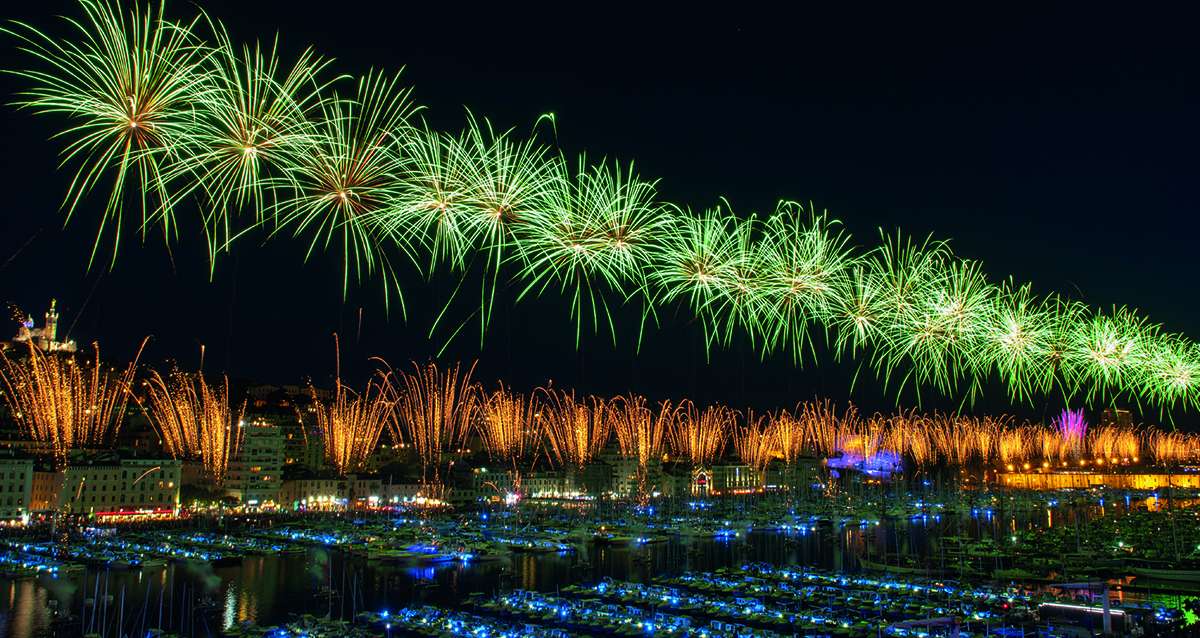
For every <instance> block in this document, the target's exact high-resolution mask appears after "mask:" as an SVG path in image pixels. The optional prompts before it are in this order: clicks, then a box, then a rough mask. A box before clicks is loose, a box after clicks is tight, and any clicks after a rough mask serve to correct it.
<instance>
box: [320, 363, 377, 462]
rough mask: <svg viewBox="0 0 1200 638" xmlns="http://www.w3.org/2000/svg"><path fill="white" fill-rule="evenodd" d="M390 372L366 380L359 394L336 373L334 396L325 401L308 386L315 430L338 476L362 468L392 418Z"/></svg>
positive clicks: (326, 457)
mask: <svg viewBox="0 0 1200 638" xmlns="http://www.w3.org/2000/svg"><path fill="white" fill-rule="evenodd" d="M388 381H389V375H387V374H381V375H380V377H379V378H378V379H372V380H371V381H368V382H367V389H366V390H365V391H364V392H363V393H362V394H358V393H356V392H354V391H353V390H351V389H349V388H347V387H346V386H345V384H343V383H342V380H341V378H340V377H339V378H338V379H337V380H336V383H335V384H334V390H333V396H332V397H331V398H330V400H329V403H324V402H322V401H321V400H320V398H319V397H318V396H317V391H316V389H315V388H311V387H310V388H309V393H310V394H311V397H312V407H313V409H314V411H315V413H316V421H317V431H319V432H320V433H321V441H322V443H323V446H324V448H325V460H326V461H327V462H328V463H329V464H330V465H332V466H333V468H334V470H336V471H337V473H338V474H339V475H341V476H346V475H347V474H351V473H353V472H357V471H360V470H362V469H363V468H364V467H365V466H366V464H367V457H369V456H370V455H371V452H373V451H375V446H376V445H377V444H378V443H379V436H380V434H382V433H383V429H384V427H385V426H386V425H387V424H388V423H389V422H390V421H391V418H392V408H393V406H394V403H393V401H392V400H391V392H390V389H389V388H390V386H389V384H388Z"/></svg>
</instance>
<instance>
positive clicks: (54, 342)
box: [12, 299, 78, 353]
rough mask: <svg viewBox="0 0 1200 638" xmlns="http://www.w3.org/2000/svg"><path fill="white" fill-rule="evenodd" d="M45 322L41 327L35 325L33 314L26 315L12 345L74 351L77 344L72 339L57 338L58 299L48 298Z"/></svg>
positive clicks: (53, 350)
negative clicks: (61, 339) (48, 307)
mask: <svg viewBox="0 0 1200 638" xmlns="http://www.w3.org/2000/svg"><path fill="white" fill-rule="evenodd" d="M44 319H45V322H44V323H43V324H42V327H41V328H38V327H36V325H35V324H34V321H33V315H26V316H25V319H23V320H22V321H21V323H20V325H19V326H17V334H16V335H15V336H13V338H12V343H13V345H32V346H34V347H36V348H38V349H39V350H41V351H42V352H68V353H70V352H75V351H76V350H77V349H78V346H77V345H76V344H75V341H74V340H73V339H68V340H66V341H59V339H58V301H57V300H55V299H51V300H50V309H49V310H47V311H46V314H45V317H44Z"/></svg>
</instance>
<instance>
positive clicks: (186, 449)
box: [142, 371, 245, 486]
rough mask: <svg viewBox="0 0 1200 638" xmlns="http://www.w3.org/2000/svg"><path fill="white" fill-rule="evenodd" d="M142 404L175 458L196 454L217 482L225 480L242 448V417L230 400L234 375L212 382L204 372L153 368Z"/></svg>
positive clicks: (217, 483)
mask: <svg viewBox="0 0 1200 638" xmlns="http://www.w3.org/2000/svg"><path fill="white" fill-rule="evenodd" d="M142 409H143V410H144V411H145V413H146V416H147V418H149V419H150V422H151V423H152V424H154V427H155V428H156V429H157V430H158V432H159V435H160V436H161V437H162V445H163V447H164V448H166V450H167V453H169V454H170V455H171V456H172V457H174V458H183V459H195V460H198V461H200V465H201V466H202V467H203V468H204V471H205V472H206V473H207V474H208V477H209V478H210V479H211V480H212V481H213V483H214V484H216V485H218V486H219V485H221V484H222V483H224V480H225V471H226V470H227V469H228V468H229V461H230V459H232V458H234V457H235V456H236V455H237V452H238V450H239V449H240V448H241V442H242V428H241V427H240V422H241V418H242V413H243V412H244V410H245V404H244V403H243V405H242V407H241V408H239V409H238V410H237V411H236V412H235V411H234V410H233V409H232V407H231V405H230V402H229V379H228V378H224V379H223V384H222V385H220V386H210V385H209V384H208V382H207V381H205V379H204V376H203V375H201V374H186V373H183V372H180V371H175V372H173V373H172V374H170V375H169V376H168V377H163V376H162V375H161V374H159V373H158V372H157V371H154V372H151V374H150V378H149V380H147V381H146V398H145V399H144V400H143V402H142Z"/></svg>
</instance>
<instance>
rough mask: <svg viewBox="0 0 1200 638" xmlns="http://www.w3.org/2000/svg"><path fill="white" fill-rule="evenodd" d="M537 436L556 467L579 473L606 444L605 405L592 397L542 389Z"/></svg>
mask: <svg viewBox="0 0 1200 638" xmlns="http://www.w3.org/2000/svg"><path fill="white" fill-rule="evenodd" d="M540 394H541V395H542V397H543V399H542V401H541V406H542V407H541V413H542V418H541V419H539V420H540V422H541V433H542V437H543V438H544V440H545V444H546V453H547V455H548V456H549V457H550V459H551V461H553V462H554V463H555V464H557V465H558V466H560V467H565V468H569V469H572V470H582V469H583V468H584V466H586V465H587V464H588V463H591V462H592V459H594V458H596V455H597V454H599V453H600V451H601V450H603V449H604V445H605V444H606V443H608V436H609V433H610V427H611V425H612V424H611V423H610V422H609V420H608V418H607V414H608V407H609V406H608V404H607V403H606V402H604V401H602V400H600V399H597V398H595V397H590V398H588V399H586V400H578V399H576V398H575V393H574V392H565V391H561V390H552V389H546V388H542V389H541V390H540Z"/></svg>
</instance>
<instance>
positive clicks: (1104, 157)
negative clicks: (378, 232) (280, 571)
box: [0, 0, 1200, 414]
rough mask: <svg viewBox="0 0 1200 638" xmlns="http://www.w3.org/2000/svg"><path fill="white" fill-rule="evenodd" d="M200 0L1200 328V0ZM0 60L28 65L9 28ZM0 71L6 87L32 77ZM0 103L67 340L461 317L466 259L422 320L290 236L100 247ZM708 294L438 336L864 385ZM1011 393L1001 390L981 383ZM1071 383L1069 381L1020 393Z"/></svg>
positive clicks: (45, 6)
mask: <svg viewBox="0 0 1200 638" xmlns="http://www.w3.org/2000/svg"><path fill="white" fill-rule="evenodd" d="M505 4H506V5H507V4H510V3H505ZM649 4H650V3H645V5H649ZM202 6H203V7H204V8H206V9H207V10H208V11H209V12H210V13H211V14H213V15H214V16H216V17H218V18H220V19H222V20H224V21H225V22H226V23H227V24H228V25H229V27H230V29H231V30H232V32H233V33H234V35H235V37H237V38H241V39H249V38H253V37H270V36H272V35H273V34H274V33H275V32H276V31H278V32H279V33H280V34H281V38H282V41H283V43H284V47H285V49H286V50H289V51H293V52H294V51H297V50H298V49H300V48H301V47H302V46H305V45H308V44H312V45H314V46H315V47H316V49H317V50H319V51H320V52H322V53H324V54H327V55H329V56H332V57H334V58H336V59H337V61H336V62H335V65H334V68H335V69H336V70H338V71H343V72H360V71H364V70H366V69H367V68H368V67H382V68H389V69H394V68H398V67H400V66H402V65H403V66H406V67H407V71H406V72H405V74H406V77H407V79H408V81H409V82H410V83H411V85H412V86H413V87H414V89H415V92H414V95H415V97H416V99H417V100H418V101H419V102H420V103H422V104H424V105H426V106H427V107H428V110H427V111H426V117H427V118H428V119H429V120H430V121H431V122H433V123H434V124H435V125H437V126H439V127H442V128H447V129H452V128H456V127H458V126H459V125H460V124H461V122H462V119H463V113H464V111H463V107H464V106H468V107H470V108H471V109H472V111H474V112H475V113H477V114H480V115H486V116H488V117H490V118H492V119H493V121H495V122H496V123H497V124H498V125H500V126H501V127H509V126H513V127H517V128H520V129H526V128H528V127H529V126H531V125H532V123H533V122H534V120H535V119H536V118H537V117H538V115H540V114H542V113H546V112H549V111H553V112H554V113H556V114H557V121H558V133H559V140H560V142H561V144H562V145H563V146H564V147H565V148H566V149H567V150H568V151H569V152H571V153H575V152H580V151H587V152H588V153H589V155H594V156H602V155H607V156H610V157H619V158H623V159H634V160H636V161H637V163H638V167H639V169H640V171H641V172H642V173H643V175H646V176H657V177H661V180H662V181H661V183H660V192H661V193H662V194H663V195H664V197H666V198H668V199H671V200H673V201H677V202H680V203H684V204H689V205H693V206H698V207H700V206H705V205H710V204H712V203H714V202H715V201H716V200H717V198H718V197H720V196H725V197H728V198H729V200H730V201H731V202H732V203H733V204H734V206H735V208H736V209H738V210H740V211H750V210H760V211H765V210H769V209H771V208H773V206H774V202H775V201H776V200H777V199H779V198H791V199H797V200H802V201H809V200H811V201H812V202H813V203H815V204H816V205H817V206H818V207H822V208H827V209H829V210H830V211H831V213H832V214H833V215H834V216H836V217H838V218H840V219H841V220H843V221H844V222H845V223H846V225H847V227H848V228H849V230H850V231H852V232H853V234H854V235H855V237H856V238H858V240H859V242H860V243H863V244H869V243H871V242H873V241H874V240H875V238H876V236H877V228H879V227H884V228H886V229H894V228H896V227H901V228H903V229H904V230H905V231H907V232H910V233H912V234H915V235H924V234H926V233H931V232H932V233H934V234H936V235H937V236H938V237H944V238H952V239H953V246H954V247H955V248H956V250H957V251H958V252H959V253H960V254H962V255H966V256H970V257H974V258H978V259H981V260H983V261H984V263H985V264H986V267H987V271H988V272H989V274H991V275H992V277H993V278H994V279H999V278H1001V277H1002V276H1006V275H1008V274H1013V275H1015V276H1016V277H1017V278H1018V279H1020V280H1028V281H1032V282H1034V284H1035V285H1036V287H1037V289H1038V290H1041V291H1051V290H1054V291H1062V292H1070V293H1072V294H1076V295H1078V294H1082V295H1083V296H1084V298H1086V299H1087V300H1088V301H1090V302H1091V303H1093V304H1094V305H1101V306H1108V305H1111V304H1129V305H1131V306H1134V307H1138V308H1141V309H1142V310H1144V311H1145V312H1147V313H1148V314H1149V315H1150V316H1151V318H1152V319H1154V320H1156V321H1159V322H1162V323H1163V324H1164V325H1165V326H1166V328H1167V329H1170V330H1173V331H1182V332H1185V333H1187V334H1189V335H1191V336H1198V335H1200V322H1198V320H1197V309H1198V307H1200V301H1198V300H1197V298H1196V296H1195V294H1194V291H1195V288H1194V286H1193V282H1194V278H1195V276H1196V272H1195V267H1194V264H1195V263H1196V259H1195V250H1196V248H1195V237H1196V231H1197V221H1196V217H1195V212H1196V208H1197V195H1196V191H1195V184H1196V175H1197V168H1198V166H1197V164H1198V161H1197V149H1198V148H1200V135H1198V133H1200V126H1198V125H1197V113H1198V112H1200V111H1198V110H1197V93H1198V91H1200V88H1198V87H1200V83H1198V82H1197V80H1198V79H1200V78H1198V77H1197V76H1198V72H1197V70H1196V69H1197V60H1198V59H1200V56H1198V55H1197V53H1198V51H1197V46H1196V45H1195V43H1194V42H1195V41H1194V33H1192V26H1193V25H1194V24H1195V22H1194V20H1193V19H1192V18H1193V17H1194V16H1189V15H1179V14H1170V13H1165V12H1164V13H1157V14H1155V13H1142V12H1138V13H1136V14H1135V13H1128V12H1124V11H1109V10H1104V9H1099V8H1097V7H1095V6H1088V7H1084V6H1083V5H1079V6H1076V7H1069V6H1066V5H1063V6H1060V7H1038V8H1036V9H1034V10H1031V11H1027V12H1022V13H1021V14H1020V15H1016V14H1015V13H1014V14H1008V13H1005V12H1001V11H998V10H991V11H989V10H984V9H980V8H978V7H976V6H975V5H972V4H970V3H968V4H966V5H962V6H960V7H959V8H956V9H950V10H946V9H945V8H937V9H929V10H928V11H927V12H923V10H921V9H918V8H915V7H916V5H914V4H912V3H904V4H903V6H902V8H895V9H885V10H880V9H878V8H874V7H870V6H868V5H865V4H863V5H858V4H855V5H851V6H848V7H847V9H846V10H845V11H844V12H842V13H788V14H780V15H772V14H769V13H760V12H753V11H751V10H750V9H749V8H747V9H746V11H745V13H744V14H743V13H740V11H741V10H740V9H739V8H738V6H739V5H738V4H737V3H732V4H730V3H725V6H724V7H723V8H722V10H721V11H706V10H701V9H697V8H696V7H697V6H698V5H693V6H692V7H690V8H689V9H688V10H687V11H686V12H684V11H666V10H658V9H652V8H649V7H648V6H643V5H634V6H632V7H621V6H618V5H614V4H600V3H561V4H560V5H558V6H557V8H554V9H546V10H542V11H532V10H530V11H514V10H512V9H511V8H510V7H508V6H505V7H504V8H492V9H478V8H465V7H462V6H459V5H458V4H457V3H430V2H424V3H380V4H379V5H372V4H370V3H358V2H353V1H350V0H343V1H339V2H328V1H323V2H321V3H317V4H310V3H306V2H296V1H289V2H277V1H274V0H257V1H255V2H232V1H220V2H207V3H204V4H203V5H202ZM1124 6H1125V7H1126V8H1129V7H1131V5H1124ZM583 7H586V8H583ZM168 11H169V12H170V13H173V14H174V15H176V16H188V17H190V16H191V15H192V12H193V11H194V8H193V6H192V5H190V4H187V3H184V2H174V3H172V6H170V7H169V8H168ZM1152 11H1157V9H1152ZM55 14H69V15H75V14H77V9H76V8H75V7H74V6H73V5H72V4H71V3H67V2H55V1H50V2H42V3H36V4H34V3H22V4H20V5H15V6H14V7H12V8H10V15H11V16H12V17H14V18H19V19H21V20H24V21H28V22H32V23H34V24H37V25H41V26H43V27H46V28H52V29H57V28H60V26H61V25H60V24H59V23H58V22H57V20H56V19H55V18H54V17H53V16H54V15H55ZM0 64H2V66H3V67H4V68H15V67H21V66H23V65H24V64H25V61H24V60H23V59H22V58H21V57H19V56H18V55H17V53H16V52H15V51H14V50H13V48H12V46H11V41H10V42H8V43H6V44H5V45H4V47H3V58H2V62H0ZM0 82H3V86H2V87H0V93H3V94H4V95H12V94H13V93H14V91H15V90H17V89H18V88H19V87H20V85H21V84H20V82H19V81H18V80H16V79H14V78H12V77H4V78H2V79H0ZM2 119H3V126H4V144H5V146H6V149H7V151H8V152H6V153H3V154H0V157H2V158H3V160H0V161H3V162H4V172H3V174H4V176H5V177H4V179H5V181H6V187H7V188H6V189H5V192H6V193H7V195H8V197H7V200H6V201H5V211H4V213H3V214H2V219H3V226H2V227H0V228H2V229H3V230H2V232H0V300H4V301H8V302H12V303H15V304H17V305H18V306H20V307H21V308H23V309H25V310H27V311H32V312H35V313H40V312H41V311H42V310H43V308H44V306H45V304H46V302H47V300H48V298H49V297H51V296H57V297H58V298H59V299H60V303H61V305H62V307H63V314H64V323H66V324H69V325H71V326H72V330H71V336H73V337H75V338H76V339H79V340H81V341H90V340H93V339H98V340H100V341H101V343H102V344H103V346H104V349H105V350H106V351H107V352H110V353H112V354H113V355H115V356H126V355H127V354H128V353H129V352H130V351H131V349H132V348H133V346H134V344H135V343H136V342H137V341H138V340H140V338H141V337H142V336H145V335H152V336H153V340H152V343H151V345H150V347H149V350H148V352H147V355H146V356H147V359H148V360H150V361H153V362H157V361H161V360H163V359H167V358H177V359H179V360H180V362H181V363H182V364H183V365H185V366H187V367H194V366H195V365H197V359H198V352H199V348H200V344H205V345H206V348H207V362H206V369H208V370H225V371H228V372H229V373H230V374H232V375H234V376H236V377H240V378H251V379H257V380H262V381H273V382H292V381H300V380H302V379H304V378H306V377H308V376H312V377H314V378H315V379H317V380H318V382H320V381H321V380H322V379H327V378H328V376H329V375H330V374H331V373H332V367H333V346H332V339H331V336H330V335H331V334H332V333H333V332H334V331H339V332H340V333H341V334H342V337H343V357H344V359H345V363H346V366H347V368H348V369H349V370H350V371H351V372H350V374H351V375H355V374H358V375H360V376H361V375H363V374H365V373H366V370H367V369H368V366H367V363H366V360H367V358H368V357H370V356H375V355H378V356H382V357H384V358H386V359H387V360H388V361H390V362H392V363H394V364H401V363H403V362H405V361H407V360H409V359H424V358H426V357H428V356H430V355H431V354H433V353H434V351H435V350H436V348H437V346H439V345H440V344H441V340H440V339H435V340H433V341H430V340H429V339H427V338H426V335H427V332H428V329H429V326H430V322H431V319H432V316H433V314H434V312H435V311H436V310H437V309H439V308H440V305H441V300H443V299H445V297H446V295H447V294H448V290H449V287H451V286H453V285H454V283H455V282H454V281H453V280H452V279H449V278H441V279H435V280H434V281H433V282H424V281H422V280H420V279H417V278H416V277H412V276H406V280H405V284H404V285H405V294H406V297H407V304H408V319H407V321H404V320H402V318H401V316H400V314H399V312H397V311H396V310H395V309H393V311H392V312H391V314H390V315H389V314H388V313H387V312H386V311H385V309H384V306H383V303H382V297H381V295H380V292H379V287H378V286H377V285H375V284H368V285H366V286H363V287H360V288H356V289H352V290H351V291H350V294H349V297H348V298H347V299H346V300H345V301H343V298H342V290H341V286H340V282H339V277H340V264H339V263H338V262H337V260H336V258H335V257H334V256H330V257H325V256H317V257H315V258H314V259H312V260H311V261H310V262H309V263H307V264H304V263H303V260H302V258H303V251H302V248H301V247H300V246H299V245H298V244H295V243H289V242H287V241H282V240H275V241H271V242H264V241H263V238H262V237H252V238H250V239H248V240H247V241H243V242H242V243H241V244H240V245H238V246H237V247H236V248H235V251H234V254H233V255H232V256H229V257H227V258H225V259H224V260H222V261H221V262H219V264H218V267H217V270H216V273H215V275H214V278H213V280H212V281H211V282H210V281H209V278H208V272H207V264H206V261H205V255H204V252H203V249H202V240H201V238H199V237H198V235H197V230H198V229H197V227H196V226H195V225H194V224H193V225H191V226H189V227H186V228H185V231H184V239H183V241H182V242H181V243H179V244H176V245H174V246H172V249H171V253H170V254H168V251H167V250H166V249H165V248H164V246H163V244H162V242H161V241H159V240H155V239H151V240H150V241H149V242H147V243H146V244H145V245H141V244H139V243H138V241H137V239H136V238H135V237H134V236H132V235H131V236H129V237H127V239H126V241H125V243H124V244H123V248H122V254H121V256H120V259H119V260H118V262H117V264H116V267H115V268H114V269H112V270H111V271H107V272H106V271H103V269H93V270H92V271H91V272H90V273H89V272H88V271H87V269H86V268H87V256H88V253H89V250H90V247H91V242H92V238H93V233H94V232H95V229H96V222H97V215H96V213H97V208H98V205H99V203H100V201H101V200H100V199H99V198H94V199H93V201H92V203H91V205H89V206H86V207H84V208H83V209H82V210H81V211H80V214H79V216H78V218H76V219H73V220H72V221H71V222H70V223H69V224H68V225H67V226H66V227H65V229H64V227H63V219H64V217H63V213H62V212H61V211H60V210H59V203H60V201H61V198H62V195H63V193H64V192H65V189H66V186H67V182H68V176H69V173H68V172H66V171H56V168H55V167H56V153H57V150H58V144H57V143H55V142H53V141H48V138H49V136H50V135H51V134H52V133H53V132H54V131H55V130H56V127H58V126H61V125H62V124H63V121H62V120H60V119H56V118H36V117H34V116H32V115H31V114H29V113H23V112H16V111H14V110H13V109H11V108H7V107H6V112H5V114H4V116H3V118H2ZM511 296H512V295H511V294H509V295H508V296H507V297H505V298H508V297H511ZM360 309H361V316H362V328H361V333H359V329H358V323H359V313H360ZM687 318H688V317H687V313H686V312H684V313H681V314H679V315H678V316H676V315H674V314H670V315H668V316H666V317H664V325H663V328H662V329H659V330H654V329H651V330H650V331H649V332H648V333H647V338H646V343H645V344H644V345H643V347H642V351H641V353H640V354H635V352H634V344H635V341H634V338H633V335H632V333H631V332H630V330H628V329H626V330H624V331H623V332H622V333H621V334H619V335H618V342H617V345H616V346H615V347H614V346H613V345H611V340H609V339H608V338H607V337H605V336H601V337H585V339H584V345H583V348H582V350H581V351H580V352H576V349H575V344H574V327H573V324H572V323H571V320H570V319H569V317H568V315H567V309H566V305H565V304H564V303H563V302H562V301H561V300H560V299H558V298H556V297H554V296H553V295H551V296H550V297H549V298H547V299H545V300H543V301H538V302H532V303H523V304H521V305H519V306H516V307H515V308H514V307H511V304H507V303H506V304H503V305H502V307H501V308H500V309H499V310H498V311H497V314H496V324H495V326H494V328H493V332H492V333H491V334H490V335H489V339H488V341H487V344H486V348H485V349H484V350H483V351H482V352H481V351H480V348H479V340H478V333H477V332H468V333H466V337H465V338H460V339H459V340H458V341H456V342H455V343H454V344H453V345H452V347H451V348H450V350H449V351H448V354H447V355H446V357H447V358H463V359H474V358H477V357H478V358H480V372H479V376H480V378H481V379H484V380H487V381H489V382H490V381H492V380H494V379H496V378H504V379H507V380H508V381H509V382H510V383H512V384H514V385H516V386H517V387H531V386H535V385H538V384H541V383H544V382H545V381H546V380H547V379H554V380H555V382H556V383H559V384H566V385H576V386H578V387H580V388H581V389H584V390H585V391H592V392H598V393H606V394H608V393H617V392H623V391H627V390H636V391H640V392H644V393H647V394H649V395H651V396H652V397H653V398H666V397H678V396H683V395H687V396H693V397H696V398H698V399H700V400H703V401H708V400H722V401H727V402H729V403H732V404H734V405H739V406H740V405H745V404H753V405H757V406H759V407H764V408H765V407H770V406H782V405H790V404H792V403H794V402H795V401H797V400H801V399H806V398H811V397H813V396H815V395H821V396H829V397H831V398H833V399H835V400H838V401H843V402H844V401H845V400H846V398H847V396H848V391H849V380H850V378H851V375H852V374H853V371H854V370H853V367H852V366H847V365H840V366H839V365H834V364H833V363H832V362H831V359H830V357H829V356H828V355H825V354H823V355H822V356H821V361H820V364H819V365H816V364H814V363H813V362H812V361H811V360H810V361H807V362H806V363H805V365H804V367H803V369H798V368H797V367H796V366H795V365H793V362H792V361H791V360H790V358H788V357H776V358H773V359H771V360H768V361H766V362H762V361H760V360H759V357H758V355H757V354H756V353H754V352H753V351H750V350H749V349H747V348H744V347H742V348H734V349H733V350H732V351H727V352H717V353H714V355H713V357H712V359H711V361H706V360H705V357H704V354H703V348H702V345H701V336H700V332H699V330H698V328H697V326H695V325H693V324H691V323H689V322H688V321H687ZM4 330H8V328H4ZM851 396H852V398H853V399H855V400H856V401H858V402H860V403H861V404H863V405H864V406H865V407H867V408H870V409H874V408H881V407H889V406H891V405H892V402H891V400H890V399H883V398H882V396H881V393H880V391H879V389H878V388H877V384H875V383H874V382H873V377H871V376H869V375H868V376H864V377H863V378H861V379H860V381H859V383H858V384H857V387H856V389H855V391H854V393H853V394H852V395H851ZM911 402H912V397H906V398H905V403H906V404H909V403H911ZM956 403H957V401H956V400H951V401H950V402H949V403H944V405H952V404H956ZM932 405H938V403H937V402H934V403H933V404H932ZM1006 406H1007V402H1006V401H1005V400H1004V398H1003V396H1001V395H1000V393H998V392H994V393H993V394H992V395H990V397H989V398H988V399H987V400H985V401H984V402H983V403H981V404H980V409H1004V408H1005V407H1006ZM1060 407H1061V404H1060V403H1059V402H1058V400H1056V399H1051V400H1047V401H1044V402H1039V403H1038V404H1037V405H1035V406H1033V407H1031V408H1026V410H1028V411H1031V412H1034V413H1038V414H1041V413H1044V412H1046V411H1056V410H1057V409H1058V408H1060Z"/></svg>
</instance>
